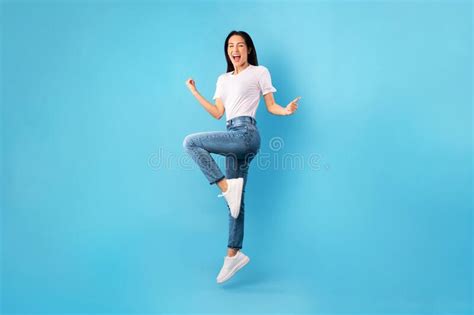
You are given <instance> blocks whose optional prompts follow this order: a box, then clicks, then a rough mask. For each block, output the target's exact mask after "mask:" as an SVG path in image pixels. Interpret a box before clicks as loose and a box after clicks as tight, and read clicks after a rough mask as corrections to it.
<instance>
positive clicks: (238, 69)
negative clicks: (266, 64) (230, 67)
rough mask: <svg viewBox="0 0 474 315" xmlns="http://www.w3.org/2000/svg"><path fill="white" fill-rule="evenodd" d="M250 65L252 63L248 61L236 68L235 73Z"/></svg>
mask: <svg viewBox="0 0 474 315" xmlns="http://www.w3.org/2000/svg"><path fill="white" fill-rule="evenodd" d="M248 66H250V64H249V63H248V62H246V63H245V65H244V66H241V67H237V68H234V74H238V73H240V72H242V71H243V70H245V69H246V68H247V67H248Z"/></svg>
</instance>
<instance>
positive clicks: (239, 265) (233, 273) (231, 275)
mask: <svg viewBox="0 0 474 315" xmlns="http://www.w3.org/2000/svg"><path fill="white" fill-rule="evenodd" d="M249 261H250V258H249V257H248V256H246V257H245V258H244V259H243V260H242V261H241V262H240V263H239V264H238V265H236V266H235V268H234V269H232V271H231V272H229V274H228V275H227V276H225V277H224V278H223V279H222V280H220V281H217V283H223V282H225V281H227V280H229V279H230V278H232V277H233V276H234V275H235V273H236V272H237V271H239V270H240V269H242V267H244V266H245V265H246V264H248V263H249Z"/></svg>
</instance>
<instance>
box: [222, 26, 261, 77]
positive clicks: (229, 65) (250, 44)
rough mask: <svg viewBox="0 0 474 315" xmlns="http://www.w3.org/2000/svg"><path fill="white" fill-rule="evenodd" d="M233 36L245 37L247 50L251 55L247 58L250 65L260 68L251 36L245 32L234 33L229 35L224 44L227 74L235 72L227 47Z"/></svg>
mask: <svg viewBox="0 0 474 315" xmlns="http://www.w3.org/2000/svg"><path fill="white" fill-rule="evenodd" d="M233 35H239V36H242V37H243V39H244V41H245V44H246V45H247V50H249V51H250V54H249V55H248V58H247V61H248V63H249V64H251V65H254V66H258V60H257V51H256V50H255V46H254V44H253V41H252V38H250V35H249V34H247V33H246V32H244V31H232V32H230V33H229V35H227V38H226V39H225V43H224V55H225V60H226V61H227V71H226V72H230V71H232V70H234V65H233V64H232V61H231V60H230V58H229V55H228V54H227V45H228V44H229V38H231V37H232V36H233Z"/></svg>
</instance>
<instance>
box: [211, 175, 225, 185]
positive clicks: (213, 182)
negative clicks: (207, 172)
mask: <svg viewBox="0 0 474 315" xmlns="http://www.w3.org/2000/svg"><path fill="white" fill-rule="evenodd" d="M223 178H225V175H222V177H220V178H219V179H216V180H215V181H212V182H210V183H209V185H212V184H215V183H217V182H218V181H220V180H221V179H223Z"/></svg>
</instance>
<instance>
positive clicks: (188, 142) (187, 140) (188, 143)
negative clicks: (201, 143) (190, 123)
mask: <svg viewBox="0 0 474 315" xmlns="http://www.w3.org/2000/svg"><path fill="white" fill-rule="evenodd" d="M193 145H194V137H193V135H192V134H191V135H187V136H186V137H184V140H183V148H185V149H189V148H190V147H192V146H193Z"/></svg>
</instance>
